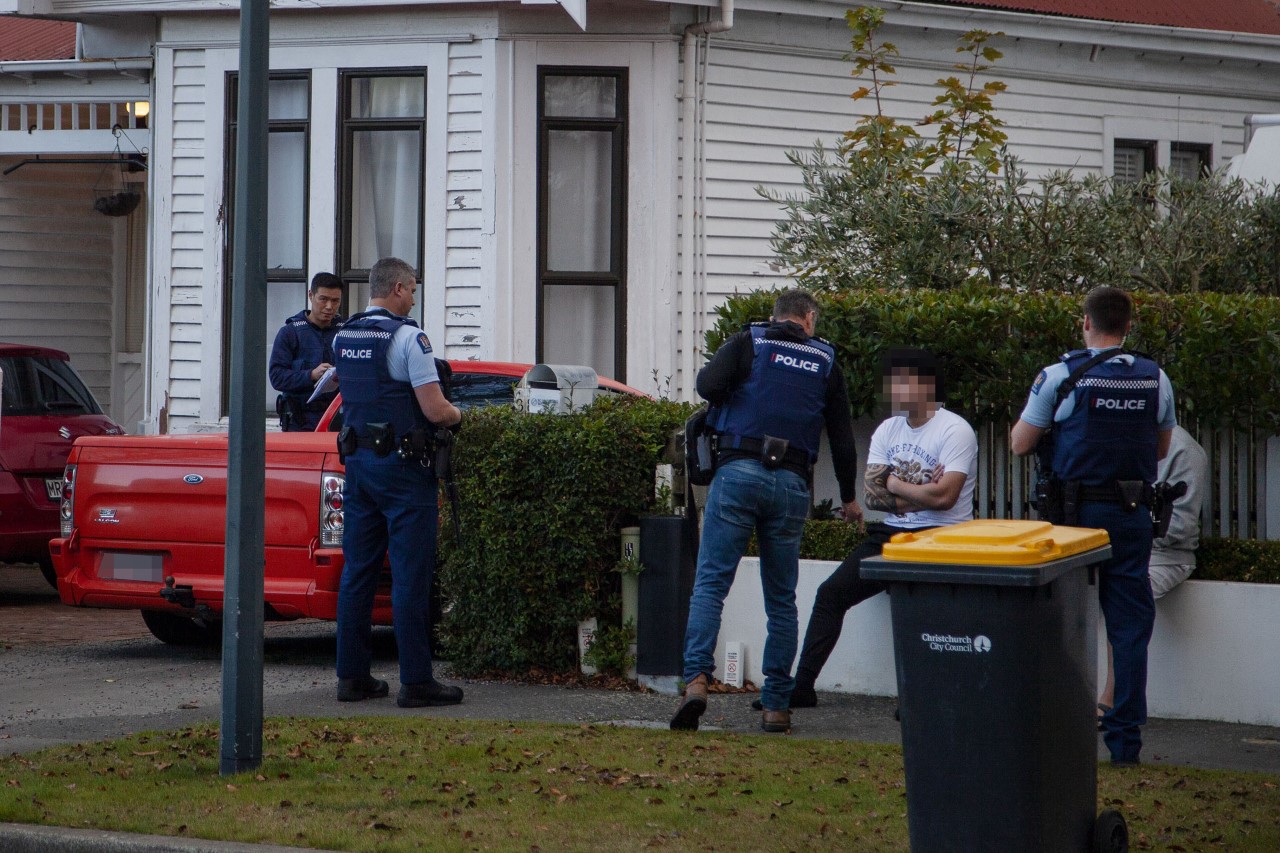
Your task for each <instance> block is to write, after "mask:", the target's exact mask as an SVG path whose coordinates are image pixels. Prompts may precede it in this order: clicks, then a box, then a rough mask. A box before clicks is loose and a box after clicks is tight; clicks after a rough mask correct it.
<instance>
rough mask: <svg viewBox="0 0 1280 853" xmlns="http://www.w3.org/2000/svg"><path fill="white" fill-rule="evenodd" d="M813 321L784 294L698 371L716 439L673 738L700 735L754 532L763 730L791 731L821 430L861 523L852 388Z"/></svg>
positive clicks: (793, 295)
mask: <svg viewBox="0 0 1280 853" xmlns="http://www.w3.org/2000/svg"><path fill="white" fill-rule="evenodd" d="M817 320H818V303H817V302H816V301H815V300H814V298H813V296H812V295H810V294H809V293H806V292H805V291H802V290H789V291H786V292H784V293H782V294H780V295H779V296H778V298H777V300H776V301H775V302H774V305H773V317H772V321H771V322H769V323H754V324H752V325H751V326H750V327H748V328H747V329H744V330H743V331H741V332H739V333H737V334H736V335H734V336H733V337H731V338H729V340H727V341H725V343H724V345H723V346H721V347H720V349H719V350H717V351H716V354H715V356H714V357H713V358H712V359H711V361H710V363H708V364H707V366H706V367H704V368H703V369H702V370H701V371H700V372H699V373H698V393H699V394H700V395H702V396H703V397H704V398H706V399H707V400H708V401H709V402H710V403H711V405H712V407H713V409H712V412H711V413H710V415H709V417H708V422H709V424H710V425H711V427H712V428H713V429H714V430H715V431H716V432H717V433H718V439H717V443H718V448H719V451H718V460H717V463H716V472H715V476H714V478H713V479H712V481H711V488H710V491H709V492H708V495H707V505H706V509H705V513H704V516H703V526H702V539H701V543H700V545H699V548H698V569H697V575H696V577H695V580H694V588H693V595H692V597H691V598H690V600H689V623H688V627H687V629H686V632H685V648H684V681H685V692H684V696H683V697H682V700H681V702H680V706H679V708H678V709H677V710H676V713H675V715H674V716H673V717H672V719H671V728H673V729H696V728H698V720H699V718H700V717H701V716H702V714H703V712H705V711H706V709H707V685H708V682H709V681H710V678H711V674H712V673H713V672H714V671H715V660H714V654H715V648H716V639H717V636H718V635H719V633H720V615H721V612H722V610H723V609H724V599H725V596H726V595H727V594H728V592H729V587H730V586H731V585H732V584H733V577H734V574H735V573H736V571H737V568H738V561H739V560H741V559H742V555H743V553H744V552H745V551H746V548H747V542H748V540H749V539H750V538H751V534H752V533H753V532H754V533H755V534H756V538H757V539H758V541H759V545H760V580H761V585H762V587H763V590H764V604H765V614H766V616H767V619H768V637H767V639H766V641H765V647H764V655H763V658H762V664H763V669H764V676H765V679H764V688H763V690H762V692H761V704H762V707H763V710H764V716H763V718H762V720H761V726H762V727H763V728H764V730H765V731H770V732H783V731H787V730H788V729H789V728H790V727H791V712H790V710H788V709H789V706H790V700H791V688H792V685H793V684H794V680H793V679H792V677H791V665H792V663H793V662H794V660H795V656H796V646H797V634H798V631H799V624H798V621H797V616H796V579H797V574H798V571H799V556H800V535H801V533H802V532H803V531H804V522H805V519H806V518H808V517H809V507H810V502H811V501H810V482H811V479H812V473H813V463H814V462H815V461H816V460H817V458H818V443H819V440H820V438H821V435H822V428H823V426H824V425H825V426H826V428H827V440H828V443H829V444H830V445H831V455H832V460H833V462H834V465H835V471H836V478H837V479H838V480H839V483H840V500H841V501H842V503H843V505H844V506H843V511H844V517H845V519H846V520H848V521H851V522H855V523H856V522H860V521H861V519H862V508H861V507H859V506H858V501H857V497H856V494H857V492H856V490H857V453H856V450H855V448H854V444H853V427H852V420H851V417H850V412H849V396H848V391H847V389H846V388H845V382H844V374H843V373H842V372H841V371H840V367H839V365H837V364H836V360H835V350H834V349H832V347H831V345H830V344H829V343H827V342H826V341H824V340H822V339H821V338H815V337H813V331H814V325H815V324H816V323H817Z"/></svg>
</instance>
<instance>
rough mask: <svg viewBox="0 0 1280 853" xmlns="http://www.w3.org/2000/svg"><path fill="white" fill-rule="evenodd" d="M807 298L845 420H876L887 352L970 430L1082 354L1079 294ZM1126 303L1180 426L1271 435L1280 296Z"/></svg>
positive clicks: (717, 335)
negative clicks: (921, 352)
mask: <svg viewBox="0 0 1280 853" xmlns="http://www.w3.org/2000/svg"><path fill="white" fill-rule="evenodd" d="M775 296H776V294H775V293H771V292H764V291H755V292H752V293H747V294H743V295H739V296H735V297H732V298H731V299H729V300H728V301H727V302H726V303H725V304H723V305H722V306H720V308H718V309H717V315H718V320H717V322H716V325H715V326H714V327H713V328H712V329H711V330H710V331H709V332H708V333H707V341H706V347H707V351H708V352H714V351H715V350H716V349H717V348H718V347H719V346H720V344H722V343H723V342H724V340H725V338H727V337H728V336H729V335H730V334H732V333H733V332H736V331H737V330H738V329H739V328H741V326H742V324H744V323H746V322H750V321H753V320H763V319H766V318H768V316H769V312H770V309H771V308H772V305H773V299H774V297H775ZM815 296H817V298H818V302H819V304H820V306H821V311H820V316H819V320H818V334H819V335H821V336H822V337H824V338H826V339H827V340H829V341H831V343H832V345H834V346H835V348H836V352H837V354H838V358H839V361H840V364H841V366H842V367H843V369H844V372H845V377H846V379H847V381H848V384H849V399H850V401H851V403H852V405H853V411H854V415H855V417H858V416H866V415H872V414H875V413H876V411H877V406H878V402H879V396H880V372H881V370H880V357H881V354H882V353H883V352H884V351H885V350H886V349H888V348H889V347H891V346H920V347H925V348H928V349H930V350H932V351H933V352H935V353H937V354H938V355H939V356H940V358H941V360H942V362H943V367H944V371H945V374H946V383H947V389H948V394H949V396H950V398H951V402H950V403H949V407H950V408H952V409H954V410H956V411H957V412H959V413H960V414H962V415H963V416H964V417H965V418H966V419H968V420H969V421H970V422H971V423H973V424H974V425H975V426H976V425H979V424H984V423H993V422H994V423H1007V422H1010V421H1012V420H1013V419H1014V418H1015V417H1016V416H1017V414H1018V412H1020V411H1021V409H1022V405H1023V404H1024V403H1025V402H1026V398H1027V392H1028V389H1029V388H1030V387H1031V383H1032V381H1033V380H1034V379H1035V377H1036V374H1037V373H1038V372H1039V370H1040V369H1041V368H1042V367H1044V366H1045V365H1046V364H1049V363H1051V362H1053V361H1054V360H1055V359H1057V357H1058V356H1059V355H1061V354H1062V353H1063V352H1066V351H1068V350H1071V349H1077V348H1079V347H1080V346H1082V343H1081V342H1080V318H1081V315H1082V310H1083V308H1082V306H1083V296H1082V295H1081V294H1063V293H1047V292H1037V293H1013V292H1009V291H999V290H992V289H990V288H962V289H957V290H949V291H928V290H889V291H876V290H861V291H846V292H839V293H832V292H819V293H816V294H815ZM1133 297H1134V304H1135V316H1134V328H1133V332H1132V333H1131V334H1130V335H1129V339H1128V341H1127V345H1128V346H1129V347H1130V348H1132V349H1135V350H1139V351H1142V352H1146V353H1148V354H1149V355H1150V356H1151V357H1152V358H1154V359H1155V360H1156V361H1158V362H1159V363H1160V364H1161V365H1162V366H1163V367H1164V369H1165V371H1166V372H1168V374H1169V378H1170V379H1171V380H1172V382H1173V386H1174V392H1175V396H1176V398H1177V401H1178V407H1179V411H1180V415H1181V416H1182V417H1183V419H1186V420H1194V421H1198V422H1199V423H1201V424H1203V425H1206V426H1207V425H1216V426H1225V425H1227V424H1234V425H1235V426H1236V427H1237V428H1239V429H1248V428H1250V427H1254V428H1260V429H1267V430H1270V431H1271V432H1273V433H1275V432H1280V336H1277V335H1276V333H1275V330H1276V329H1277V328H1280V298H1275V297H1267V296H1257V295H1250V294H1223V293H1198V294H1178V295H1174V296H1165V295H1161V294H1155V293H1142V292H1140V293H1135V294H1133ZM1243 354H1247V357H1246V358H1242V357H1241V356H1242V355H1243Z"/></svg>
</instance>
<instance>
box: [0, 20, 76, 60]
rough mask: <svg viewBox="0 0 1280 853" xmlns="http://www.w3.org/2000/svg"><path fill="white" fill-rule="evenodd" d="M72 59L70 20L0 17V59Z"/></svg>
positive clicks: (73, 33)
mask: <svg viewBox="0 0 1280 853" xmlns="http://www.w3.org/2000/svg"><path fill="white" fill-rule="evenodd" d="M75 58H76V25H75V22H74V21H38V20H35V19H34V18H13V17H2V18H0V62H25V61H27V60H32V59H75Z"/></svg>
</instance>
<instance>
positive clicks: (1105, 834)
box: [1092, 809, 1129, 853]
mask: <svg viewBox="0 0 1280 853" xmlns="http://www.w3.org/2000/svg"><path fill="white" fill-rule="evenodd" d="M1092 850H1093V853H1129V827H1128V826H1126V825H1125V822H1124V816H1123V815H1121V814H1120V812H1118V811H1116V810H1115V809H1107V810H1106V811H1105V812H1103V813H1102V814H1100V815H1098V819H1097V820H1096V821H1094V824H1093V847H1092Z"/></svg>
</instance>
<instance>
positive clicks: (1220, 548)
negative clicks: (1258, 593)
mask: <svg viewBox="0 0 1280 853" xmlns="http://www.w3.org/2000/svg"><path fill="white" fill-rule="evenodd" d="M860 540H861V537H860V536H859V535H858V533H857V532H856V531H855V529H854V527H853V525H852V524H849V523H847V522H844V521H807V522H805V527H804V538H803V539H802V540H801V543H800V557H801V559H805V560H843V559H844V558H845V557H846V556H848V554H849V552H850V551H852V550H853V549H854V547H855V546H856V545H857V544H858V542H859V541H860ZM750 554H751V556H757V554H758V552H757V551H756V550H755V542H754V541H753V542H752V548H751V551H750ZM1192 577H1193V578H1194V579H1196V580H1213V581H1240V582H1242V583H1280V541H1278V542H1273V541H1263V540H1259V539H1219V538H1217V537H1210V538H1205V539H1202V540H1201V541H1200V548H1199V550H1198V551H1196V570H1195V574H1193V575H1192Z"/></svg>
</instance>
